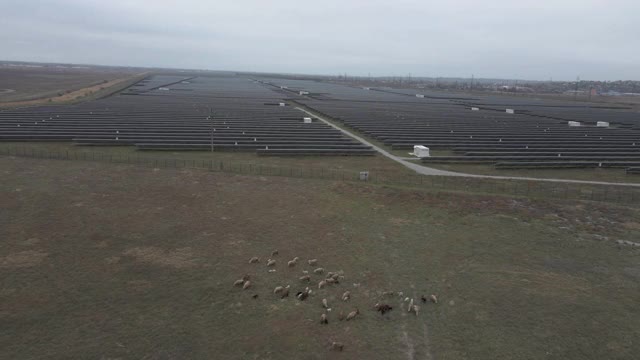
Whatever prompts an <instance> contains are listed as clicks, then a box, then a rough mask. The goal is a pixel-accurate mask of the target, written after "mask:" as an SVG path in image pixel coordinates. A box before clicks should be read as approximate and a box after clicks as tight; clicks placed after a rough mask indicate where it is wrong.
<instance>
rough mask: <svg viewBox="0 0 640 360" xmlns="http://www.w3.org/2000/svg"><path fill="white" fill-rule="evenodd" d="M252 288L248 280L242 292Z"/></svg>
mask: <svg viewBox="0 0 640 360" xmlns="http://www.w3.org/2000/svg"><path fill="white" fill-rule="evenodd" d="M250 287H251V281H249V280H247V281H245V282H244V285H242V290H247V289H248V288H250Z"/></svg>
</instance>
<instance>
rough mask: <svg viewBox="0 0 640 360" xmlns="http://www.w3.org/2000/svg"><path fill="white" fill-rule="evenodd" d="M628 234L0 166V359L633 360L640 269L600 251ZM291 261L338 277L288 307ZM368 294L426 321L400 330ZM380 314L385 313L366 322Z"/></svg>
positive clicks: (225, 183) (574, 224) (342, 196)
mask: <svg viewBox="0 0 640 360" xmlns="http://www.w3.org/2000/svg"><path fill="white" fill-rule="evenodd" d="M638 219H640V212H639V211H638V210H637V209H636V210H634V209H631V208H625V207H616V206H613V205H604V204H594V203H588V202H562V201H556V202H553V203H552V202H541V201H528V200H524V199H511V198H507V197H488V196H471V195H461V194H457V195H447V194H442V193H441V194H436V193H429V192H422V191H415V190H406V189H399V188H393V187H381V186H367V185H362V184H350V183H343V182H330V181H314V180H302V179H288V178H277V177H273V178H271V177H258V176H255V177H245V176H233V175H226V174H215V173H209V172H206V171H191V170H182V171H175V170H166V169H153V168H138V167H133V166H128V165H113V164H104V163H89V162H68V161H46V160H33V159H24V158H12V157H0V238H1V239H3V241H2V242H0V281H1V282H2V284H1V285H2V286H1V287H0V321H1V322H2V324H3V326H1V327H0V358H7V359H11V358H20V359H25V358H29V359H61V358H99V359H186V358H189V359H212V358H216V359H291V358H302V359H327V358H332V359H333V358H338V359H339V358H343V359H373V360H376V359H540V358H546V359H634V358H636V357H637V354H638V353H639V352H640V343H639V342H638V341H637V338H638V337H639V336H640V327H639V326H638V324H639V323H640V309H638V306H637V299H638V298H640V282H639V280H640V253H639V251H640V250H638V248H637V247H632V246H628V245H620V244H619V243H618V241H622V240H626V241H636V242H637V239H638V238H640V223H639V222H638ZM274 249H278V250H279V252H280V254H279V255H278V256H276V257H275V258H276V259H277V265H276V267H275V268H276V270H277V271H276V272H275V273H269V272H267V267H266V266H265V262H266V259H267V257H269V255H270V253H271V251H272V250H274ZM252 256H259V257H260V261H261V262H260V263H259V264H257V265H252V264H249V263H248V260H249V258H250V257H252ZM295 256H298V257H300V259H301V262H300V263H299V264H298V265H297V266H296V267H294V268H291V269H289V268H287V266H286V261H287V260H289V259H291V258H293V257H295ZM309 258H317V259H318V260H319V266H322V267H324V268H325V269H327V270H328V271H340V270H341V271H344V276H345V278H344V279H343V280H342V281H341V283H340V284H338V285H334V286H331V287H328V288H325V289H322V290H317V289H316V291H315V292H314V293H313V294H312V296H310V298H309V299H308V300H306V301H304V302H300V301H298V300H296V299H295V298H294V297H293V296H292V297H289V298H286V299H279V298H278V297H276V296H274V295H273V293H272V290H273V288H274V287H275V286H277V285H287V284H290V285H291V290H292V295H293V294H295V292H297V291H299V290H301V289H302V288H303V287H304V286H305V285H304V284H302V283H300V282H299V280H298V277H299V276H301V275H302V274H303V273H302V271H303V270H310V269H312V268H311V267H309V266H307V265H306V263H305V262H304V261H305V260H306V259H309ZM243 274H250V275H251V282H252V284H253V286H252V287H251V288H250V289H248V290H244V291H243V290H241V289H239V288H236V287H233V285H232V284H233V282H234V281H235V280H236V279H238V278H240V277H241V276H242V275H243ZM313 277H314V284H315V283H316V282H317V281H318V280H319V278H320V277H319V276H318V275H313ZM312 285H313V284H312ZM346 290H349V291H351V293H352V297H351V300H350V301H348V302H342V301H340V300H339V297H340V295H341V294H342V293H343V292H344V291H346ZM385 291H395V292H399V291H402V292H403V293H404V295H403V296H408V297H412V298H414V299H416V300H417V299H418V298H419V297H420V295H422V294H426V295H429V294H437V295H438V297H439V303H438V304H430V303H429V304H422V303H420V306H421V312H420V314H419V316H417V317H416V316H414V315H413V314H408V313H407V312H406V311H402V308H403V307H405V308H406V305H405V303H404V302H403V300H402V298H401V297H400V296H397V295H395V296H390V297H387V296H385V295H383V292H385ZM252 295H258V297H257V298H256V299H253V298H252ZM322 298H327V299H328V300H329V304H330V306H331V308H332V311H331V312H328V315H329V324H328V325H320V324H319V317H320V314H322V313H323V309H322V306H321V299H322ZM378 301H384V302H386V303H388V304H390V305H392V306H393V307H394V309H393V310H392V311H391V312H390V313H387V314H386V315H384V316H381V315H380V314H378V313H376V312H375V311H374V310H373V309H372V306H373V305H374V304H375V303H376V302H378ZM355 308H358V309H359V310H360V312H361V314H360V316H359V317H357V318H356V319H355V320H354V321H349V322H346V321H340V320H338V314H339V313H341V312H345V313H347V312H350V311H352V310H354V309H355ZM331 341H339V342H342V343H344V345H345V347H344V351H343V352H342V353H339V354H338V353H333V352H331V351H330V350H329V348H328V347H329V345H328V344H329V343H330V342H331Z"/></svg>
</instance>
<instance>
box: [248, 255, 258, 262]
mask: <svg viewBox="0 0 640 360" xmlns="http://www.w3.org/2000/svg"><path fill="white" fill-rule="evenodd" d="M258 262H260V259H258V257H257V256H254V257H252V258H251V259H249V264H255V263H258Z"/></svg>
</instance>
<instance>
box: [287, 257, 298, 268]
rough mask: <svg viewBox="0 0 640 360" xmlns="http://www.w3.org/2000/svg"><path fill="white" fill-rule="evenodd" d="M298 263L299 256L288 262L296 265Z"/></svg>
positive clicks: (292, 265) (291, 265)
mask: <svg viewBox="0 0 640 360" xmlns="http://www.w3.org/2000/svg"><path fill="white" fill-rule="evenodd" d="M297 263H298V257H297V256H296V257H295V258H293V260H291V261H289V262H287V266H289V267H294V266H296V264H297Z"/></svg>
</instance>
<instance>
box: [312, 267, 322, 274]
mask: <svg viewBox="0 0 640 360" xmlns="http://www.w3.org/2000/svg"><path fill="white" fill-rule="evenodd" d="M323 272H324V269H323V268H317V269H315V270H313V273H314V274H322V273H323Z"/></svg>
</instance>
